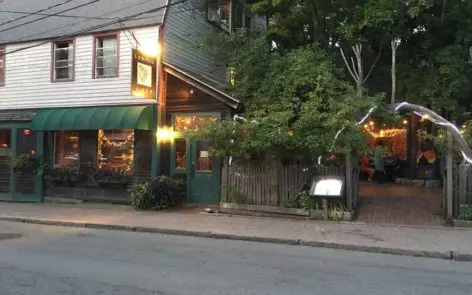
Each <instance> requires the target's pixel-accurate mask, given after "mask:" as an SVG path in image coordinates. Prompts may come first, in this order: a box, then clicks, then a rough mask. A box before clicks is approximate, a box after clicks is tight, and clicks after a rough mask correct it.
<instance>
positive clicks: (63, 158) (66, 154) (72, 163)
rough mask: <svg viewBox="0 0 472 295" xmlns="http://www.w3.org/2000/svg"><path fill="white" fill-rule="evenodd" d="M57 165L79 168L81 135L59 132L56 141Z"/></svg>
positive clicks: (71, 132)
mask: <svg viewBox="0 0 472 295" xmlns="http://www.w3.org/2000/svg"><path fill="white" fill-rule="evenodd" d="M54 155H55V163H54V164H55V165H56V166H61V167H78V166H79V133H78V132H77V131H58V132H56V140H55V153H54Z"/></svg>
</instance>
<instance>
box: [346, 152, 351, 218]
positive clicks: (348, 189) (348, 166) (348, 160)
mask: <svg viewBox="0 0 472 295" xmlns="http://www.w3.org/2000/svg"><path fill="white" fill-rule="evenodd" d="M352 193H353V179H352V155H351V152H347V153H346V205H347V209H348V210H349V211H352Z"/></svg>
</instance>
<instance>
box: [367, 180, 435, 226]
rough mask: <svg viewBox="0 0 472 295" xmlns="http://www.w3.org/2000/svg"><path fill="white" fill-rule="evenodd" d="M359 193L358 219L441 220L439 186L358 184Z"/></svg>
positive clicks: (415, 222) (393, 221)
mask: <svg viewBox="0 0 472 295" xmlns="http://www.w3.org/2000/svg"><path fill="white" fill-rule="evenodd" d="M360 194H361V196H363V197H364V201H363V203H362V205H361V207H360V208H359V213H358V221H362V222H367V223H377V224H379V223H380V224H398V225H422V226H438V225H441V224H442V223H443V220H442V218H441V216H442V213H443V210H442V208H441V207H442V189H427V188H423V187H412V186H400V185H395V184H377V185H376V184H371V183H361V187H360Z"/></svg>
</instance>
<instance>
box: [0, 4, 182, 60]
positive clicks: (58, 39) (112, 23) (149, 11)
mask: <svg viewBox="0 0 472 295" xmlns="http://www.w3.org/2000/svg"><path fill="white" fill-rule="evenodd" d="M185 1H187V0H180V1H177V2H174V3H171V4H166V5H163V6H160V7H157V8H153V9H150V10H146V11H143V12H139V13H135V14H132V15H129V16H125V17H122V18H119V19H117V20H115V21H111V22H107V23H104V24H100V25H97V26H93V27H90V28H87V29H84V30H81V31H79V32H76V33H74V34H69V35H65V36H61V37H58V38H55V39H52V40H48V41H45V42H41V43H37V44H34V45H31V46H26V47H22V48H18V49H16V50H13V51H9V52H6V53H5V54H4V55H8V54H12V53H16V52H20V51H23V50H27V49H31V48H35V47H38V46H41V45H45V44H49V43H51V42H57V41H61V40H64V39H69V38H72V37H75V36H79V35H82V34H85V33H88V32H91V31H95V30H98V29H100V28H104V27H108V26H111V25H114V24H117V23H120V22H124V21H127V20H130V19H133V18H136V17H138V16H141V15H145V14H149V13H153V12H157V11H159V10H162V9H166V8H169V7H172V6H174V5H178V4H181V3H184V2H185Z"/></svg>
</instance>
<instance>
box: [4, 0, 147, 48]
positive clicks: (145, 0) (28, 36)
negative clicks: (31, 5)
mask: <svg viewBox="0 0 472 295" xmlns="http://www.w3.org/2000/svg"><path fill="white" fill-rule="evenodd" d="M151 1H154V0H144V1H141V2H138V3H135V4H132V5H128V6H125V7H122V8H120V9H116V10H112V11H109V12H107V13H104V14H102V15H101V16H102V17H103V16H106V15H110V14H112V13H116V12H120V11H123V10H125V9H128V8H131V7H135V6H139V5H141V4H144V3H147V2H151ZM115 19H118V18H115ZM137 19H144V17H143V18H137ZM85 21H86V20H82V21H78V22H74V23H70V24H68V25H65V26H62V27H59V28H57V27H56V28H53V29H49V30H46V31H42V32H39V33H35V34H31V35H27V36H23V37H21V38H20V39H17V40H15V41H11V42H8V43H17V42H21V41H23V40H25V39H28V38H30V37H32V36H35V35H39V34H44V33H49V32H52V31H55V30H57V29H64V28H69V27H73V26H76V25H79V24H81V23H83V22H85Z"/></svg>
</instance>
